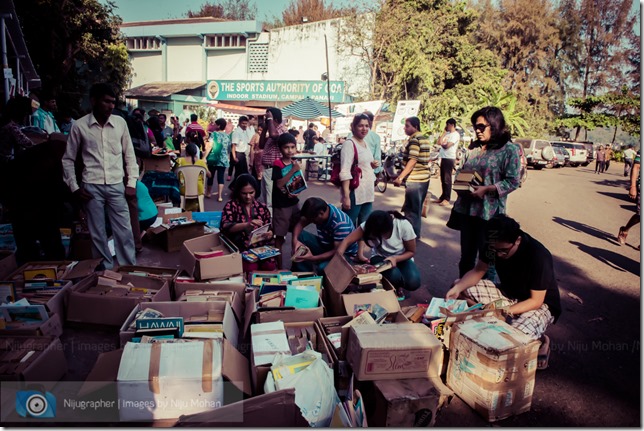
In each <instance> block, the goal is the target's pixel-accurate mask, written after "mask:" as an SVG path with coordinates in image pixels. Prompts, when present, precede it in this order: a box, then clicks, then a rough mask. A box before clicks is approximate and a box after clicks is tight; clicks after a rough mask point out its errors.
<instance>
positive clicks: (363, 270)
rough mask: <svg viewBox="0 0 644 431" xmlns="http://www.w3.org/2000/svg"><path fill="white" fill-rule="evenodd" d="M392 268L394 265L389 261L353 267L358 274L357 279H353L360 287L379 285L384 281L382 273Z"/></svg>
mask: <svg viewBox="0 0 644 431" xmlns="http://www.w3.org/2000/svg"><path fill="white" fill-rule="evenodd" d="M391 268H393V265H392V264H391V262H390V261H388V260H384V261H382V262H380V263H377V264H375V265H372V264H370V263H364V264H360V265H353V270H354V271H355V272H356V275H355V277H353V283H355V284H360V285H362V284H372V283H377V282H379V281H380V280H381V279H382V274H381V273H383V272H385V271H387V270H389V269H391Z"/></svg>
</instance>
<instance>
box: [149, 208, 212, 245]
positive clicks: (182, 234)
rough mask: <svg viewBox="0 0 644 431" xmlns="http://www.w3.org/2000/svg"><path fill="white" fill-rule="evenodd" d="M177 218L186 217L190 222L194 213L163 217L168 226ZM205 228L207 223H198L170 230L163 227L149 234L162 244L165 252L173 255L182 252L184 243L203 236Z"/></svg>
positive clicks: (150, 230) (177, 226)
mask: <svg viewBox="0 0 644 431" xmlns="http://www.w3.org/2000/svg"><path fill="white" fill-rule="evenodd" d="M160 210H161V209H160ZM176 217H186V218H187V219H188V220H192V212H190V211H187V212H181V213H171V214H163V215H161V218H162V219H163V223H164V224H167V223H168V222H169V220H170V219H171V218H176ZM204 226H206V223H205V222H200V221H196V222H194V223H186V224H180V225H175V226H172V227H170V228H168V227H167V226H164V225H161V226H157V227H154V228H150V229H148V230H147V232H148V233H149V234H151V235H152V236H153V238H154V239H155V240H156V241H158V242H160V244H161V246H162V247H163V248H164V250H165V251H167V252H169V253H172V252H175V251H179V250H181V246H182V245H183V243H184V241H186V240H189V239H192V238H198V237H200V236H203V234H204V232H205V231H204Z"/></svg>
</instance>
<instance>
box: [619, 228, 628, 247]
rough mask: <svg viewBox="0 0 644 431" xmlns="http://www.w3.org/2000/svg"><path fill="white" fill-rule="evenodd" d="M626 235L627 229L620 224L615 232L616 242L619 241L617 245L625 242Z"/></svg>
mask: <svg viewBox="0 0 644 431" xmlns="http://www.w3.org/2000/svg"><path fill="white" fill-rule="evenodd" d="M627 236H628V231H627V230H626V226H622V227H620V228H619V233H618V234H617V242H619V245H624V244H626V237H627Z"/></svg>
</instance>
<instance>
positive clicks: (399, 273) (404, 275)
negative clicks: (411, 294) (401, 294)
mask: <svg viewBox="0 0 644 431" xmlns="http://www.w3.org/2000/svg"><path fill="white" fill-rule="evenodd" d="M383 260H385V258H384V257H382V256H373V257H372V258H371V264H376V263H379V262H382V261H383ZM382 276H383V277H384V278H386V279H387V280H389V282H390V283H391V284H393V286H394V287H396V288H398V287H400V288H403V289H405V290H408V291H414V290H417V289H418V288H419V287H420V272H419V271H418V267H417V266H416V262H414V260H413V259H407V260H405V261H403V262H398V263H397V264H396V267H395V268H392V269H389V270H387V271H385V272H383V273H382Z"/></svg>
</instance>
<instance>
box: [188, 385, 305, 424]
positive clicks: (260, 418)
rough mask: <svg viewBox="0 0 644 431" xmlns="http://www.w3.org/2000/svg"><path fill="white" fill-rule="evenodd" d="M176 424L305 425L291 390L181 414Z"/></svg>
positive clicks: (293, 391)
mask: <svg viewBox="0 0 644 431" xmlns="http://www.w3.org/2000/svg"><path fill="white" fill-rule="evenodd" d="M267 412H270V414H267ZM178 423H179V424H180V426H183V427H186V426H189V427H217V428H221V427H231V428H232V427H244V428H251V427H252V428H265V427H280V428H290V427H298V428H305V427H306V428H308V427H309V423H308V421H307V420H306V419H304V417H303V416H302V413H301V411H300V408H299V407H298V406H297V405H296V404H295V389H284V390H281V391H276V392H272V393H270V394H265V395H259V396H256V397H253V398H249V399H247V400H244V401H240V402H238V403H235V404H230V405H227V406H224V407H221V408H219V409H216V410H212V411H209V412H205V413H198V414H195V415H188V416H181V417H180V418H179V422H178Z"/></svg>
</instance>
